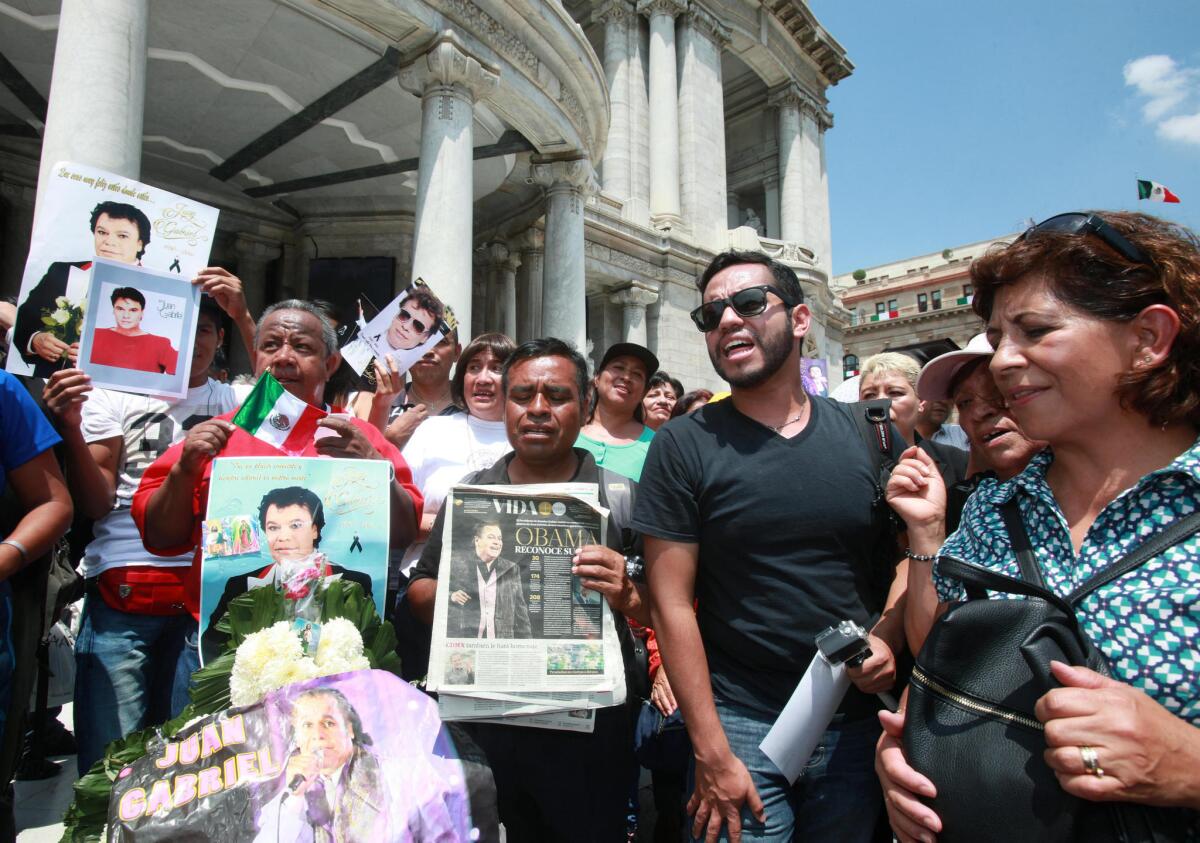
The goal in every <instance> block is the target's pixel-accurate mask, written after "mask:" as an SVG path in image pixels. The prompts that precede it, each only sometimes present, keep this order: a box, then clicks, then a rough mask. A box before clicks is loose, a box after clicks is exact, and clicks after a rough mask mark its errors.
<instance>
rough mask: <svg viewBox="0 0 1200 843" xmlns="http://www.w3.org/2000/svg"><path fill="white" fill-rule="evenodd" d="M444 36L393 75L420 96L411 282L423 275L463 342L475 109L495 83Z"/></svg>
mask: <svg viewBox="0 0 1200 843" xmlns="http://www.w3.org/2000/svg"><path fill="white" fill-rule="evenodd" d="M499 78H500V76H499V71H498V70H496V69H495V68H493V67H491V66H489V65H487V64H485V63H483V62H481V61H480V60H479V59H477V58H476V57H475V56H473V55H471V54H470V53H468V52H467V51H466V49H465V48H464V47H463V46H462V44H461V42H460V41H459V40H458V38H457V37H455V35H454V34H453V32H450V31H447V32H444V33H442V34H441V35H440V36H438V38H437V40H436V41H435V42H434V44H433V46H432V48H431V49H430V50H429V51H428V52H426V53H425V54H424V55H423V56H421V57H420V58H418V59H417V60H416V61H415V62H413V63H412V64H410V65H408V66H407V67H404V68H402V69H401V70H400V84H401V86H403V87H404V89H405V90H408V91H411V92H412V93H415V94H417V95H419V96H420V97H421V159H420V164H419V165H418V171H417V210H416V221H415V226H414V232H413V269H412V277H413V278H414V279H416V278H423V279H425V281H426V282H427V283H428V284H429V285H430V286H431V287H433V289H434V291H435V292H436V293H437V294H438V296H439V297H440V298H442V299H443V300H444V301H445V302H446V303H447V304H449V305H450V306H451V307H452V308H454V312H455V314H456V315H457V317H458V324H459V335H460V336H465V337H470V336H473V334H472V322H471V256H472V237H473V233H474V228H473V213H472V211H473V205H474V190H473V177H474V141H473V134H474V131H473V130H474V122H475V117H474V106H475V102H476V100H478V99H481V98H483V97H485V96H487V95H488V94H489V93H490V92H491V91H492V90H493V89H494V88H495V87H496V83H497V82H498V81H499Z"/></svg>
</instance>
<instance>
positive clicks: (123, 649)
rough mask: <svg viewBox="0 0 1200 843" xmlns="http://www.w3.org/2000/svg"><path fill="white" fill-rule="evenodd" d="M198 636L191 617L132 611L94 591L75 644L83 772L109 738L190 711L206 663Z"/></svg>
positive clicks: (77, 724)
mask: <svg viewBox="0 0 1200 843" xmlns="http://www.w3.org/2000/svg"><path fill="white" fill-rule="evenodd" d="M197 636H198V630H197V625H196V621H195V620H194V619H193V618H192V616H191V615H135V614H130V613H129V612H122V611H120V610H118V609H114V608H112V607H111V606H109V605H108V604H107V603H105V602H104V599H103V598H102V597H100V595H98V594H95V593H93V592H89V593H88V595H87V597H86V598H84V603H83V622H82V626H81V627H80V630H79V638H78V639H77V640H76V641H75V741H76V743H77V744H78V745H79V773H80V775H83V774H84V773H85V772H87V770H88V769H89V768H90V767H91V766H92V764H94V763H95V762H96V761H98V760H100V759H101V758H103V757H104V749H105V747H107V746H108V744H109V743H110V742H112V741H115V740H117V739H118V738H122V737H124V736H125V735H128V734H129V733H130V732H136V731H138V730H139V729H144V728H146V727H147V726H154V725H158V724H159V723H163V722H165V721H167V720H170V719H171V718H172V717H175V716H176V715H178V714H179V712H181V711H183V709H184V708H185V707H186V706H187V704H188V702H189V698H188V689H189V687H190V684H191V678H192V673H193V672H194V671H195V670H196V669H197V668H198V667H199V666H200V656H199V653H198V651H197V649H196V644H197Z"/></svg>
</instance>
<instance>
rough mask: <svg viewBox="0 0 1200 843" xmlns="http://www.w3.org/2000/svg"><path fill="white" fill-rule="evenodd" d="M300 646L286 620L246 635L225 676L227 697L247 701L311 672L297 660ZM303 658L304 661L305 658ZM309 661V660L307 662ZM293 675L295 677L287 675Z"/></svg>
mask: <svg viewBox="0 0 1200 843" xmlns="http://www.w3.org/2000/svg"><path fill="white" fill-rule="evenodd" d="M303 655H304V650H303V648H302V647H301V646H300V638H299V636H297V635H296V633H295V632H294V631H293V630H292V625H291V623H289V622H288V621H279V623H277V624H275V625H274V626H269V627H267V628H266V629H260V630H259V631H258V632H252V633H250V634H249V635H247V636H246V640H245V641H243V642H242V645H241V646H240V647H238V648H237V654H236V655H235V656H234V659H233V671H232V673H231V674H230V677H229V699H230V702H232V703H233V704H234V705H239V706H240V705H251V704H252V703H256V702H258V701H259V700H261V699H262V698H263V697H264V696H265V695H266V694H267V692H268V691H273V690H275V689H276V688H282V687H283V686H284V685H286V684H288V683H290V682H297V681H300V680H301V679H309V678H311V677H312V675H314V674H313V673H311V671H310V670H309V669H305V668H304V667H302V666H299V665H298V664H297V663H298V662H300V660H301V659H302V658H303ZM305 661H308V660H307V659H305ZM309 663H310V664H311V662H309ZM293 676H295V677H296V678H291V677H293Z"/></svg>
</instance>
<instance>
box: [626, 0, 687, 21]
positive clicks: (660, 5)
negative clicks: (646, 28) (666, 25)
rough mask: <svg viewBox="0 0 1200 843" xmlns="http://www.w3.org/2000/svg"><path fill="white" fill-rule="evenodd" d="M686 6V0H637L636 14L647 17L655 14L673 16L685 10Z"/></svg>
mask: <svg viewBox="0 0 1200 843" xmlns="http://www.w3.org/2000/svg"><path fill="white" fill-rule="evenodd" d="M687 7H688V3H687V0H638V4H637V10H638V14H639V15H645V16H646V17H648V18H652V17H655V16H656V15H667V16H669V17H672V18H674V17H676V16H678V15H681V14H683V13H684V12H685V11H687Z"/></svg>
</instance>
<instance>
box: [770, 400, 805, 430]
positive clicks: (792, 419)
mask: <svg viewBox="0 0 1200 843" xmlns="http://www.w3.org/2000/svg"><path fill="white" fill-rule="evenodd" d="M807 409H808V405H807V404H805V409H804V410H801V411H800V412H799V413H797V414H796V415H794V416H792V417H791V418H790V419H788V420H787V421H785V422H784V423H783V424H781V425H779V426H778V427H771V425H767V427H770V428H771V430H772V431H773V432H775V433H778V432H779V431H781V430H783V429H784V428H785V427H787V426H788V425H789V424H792V423H794V422H798V421H800V419H802V418H804V413H805V411H806V410H807Z"/></svg>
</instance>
